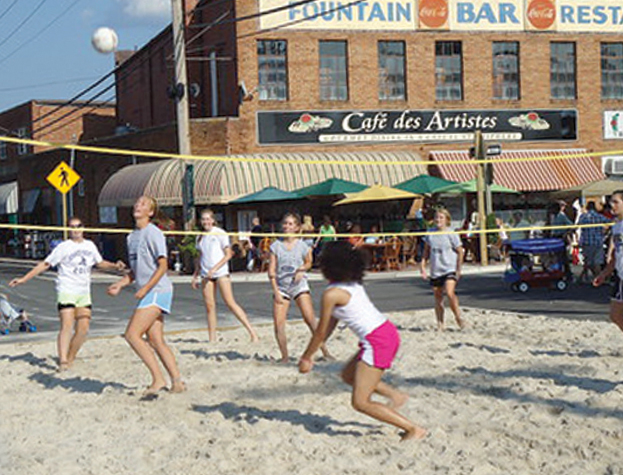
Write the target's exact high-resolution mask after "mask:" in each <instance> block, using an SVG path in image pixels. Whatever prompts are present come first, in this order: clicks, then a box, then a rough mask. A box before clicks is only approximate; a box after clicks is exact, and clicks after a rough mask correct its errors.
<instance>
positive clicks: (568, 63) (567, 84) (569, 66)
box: [550, 43, 576, 99]
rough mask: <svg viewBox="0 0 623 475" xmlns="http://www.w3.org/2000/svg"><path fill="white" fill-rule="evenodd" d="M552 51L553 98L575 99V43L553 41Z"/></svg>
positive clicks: (551, 76) (551, 82)
mask: <svg viewBox="0 0 623 475" xmlns="http://www.w3.org/2000/svg"><path fill="white" fill-rule="evenodd" d="M550 51H551V57H550V89H551V96H552V99H575V98H576V92H575V82H576V80H575V43H551V45H550Z"/></svg>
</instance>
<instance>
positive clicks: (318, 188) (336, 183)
mask: <svg viewBox="0 0 623 475" xmlns="http://www.w3.org/2000/svg"><path fill="white" fill-rule="evenodd" d="M366 188H368V187H367V186H366V185H362V184H361V183H356V182H354V181H349V180H342V179H341V178H329V179H328V180H325V181H322V182H320V183H316V184H314V185H311V186H306V187H304V188H299V189H298V190H294V193H296V194H297V195H299V196H331V195H343V194H345V193H357V192H359V191H362V190H365V189H366Z"/></svg>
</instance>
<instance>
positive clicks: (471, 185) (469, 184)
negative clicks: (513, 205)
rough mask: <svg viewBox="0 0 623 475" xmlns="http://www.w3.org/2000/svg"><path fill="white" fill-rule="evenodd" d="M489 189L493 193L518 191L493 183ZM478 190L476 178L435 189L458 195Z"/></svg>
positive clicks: (439, 191)
mask: <svg viewBox="0 0 623 475" xmlns="http://www.w3.org/2000/svg"><path fill="white" fill-rule="evenodd" d="M490 188H491V191H492V192H493V193H519V192H518V191H515V190H511V189H510V188H506V187H505V186H502V185H496V184H495V183H494V184H492V185H491V187H490ZM477 191H478V186H477V184H476V180H469V181H464V182H463V183H457V184H455V185H450V186H446V187H445V188H441V189H439V190H437V193H448V194H455V195H460V194H463V193H476V192H477Z"/></svg>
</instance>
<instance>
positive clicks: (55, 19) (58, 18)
mask: <svg viewBox="0 0 623 475" xmlns="http://www.w3.org/2000/svg"><path fill="white" fill-rule="evenodd" d="M81 1H82V0H74V2H73V3H72V4H70V5H69V6H68V7H67V8H65V10H63V11H62V12H61V13H59V14H58V15H57V16H56V17H55V18H54V19H53V20H52V21H50V22H49V23H48V24H47V25H46V26H44V27H43V28H42V29H40V30H39V31H38V32H37V33H36V34H35V35H34V36H32V37H31V38H30V39H28V40H26V41H24V42H23V43H22V44H21V45H20V46H18V47H17V48H15V49H14V50H13V51H11V52H10V53H9V54H8V55H6V56H5V57H4V58H2V59H0V64H2V63H4V62H5V61H6V60H7V59H9V58H10V57H11V56H13V55H14V54H15V53H17V52H18V51H20V50H21V49H22V48H24V47H26V46H28V45H29V44H30V43H32V42H33V41H34V40H36V39H37V38H39V36H41V35H42V34H43V33H45V31H47V30H48V29H49V28H50V27H52V25H54V23H56V22H57V21H58V20H60V19H61V18H62V17H63V16H65V15H66V14H67V13H68V12H69V10H71V9H72V8H73V7H74V6H76V5H77V4H78V3H79V2H81Z"/></svg>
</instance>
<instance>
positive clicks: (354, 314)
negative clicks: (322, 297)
mask: <svg viewBox="0 0 623 475" xmlns="http://www.w3.org/2000/svg"><path fill="white" fill-rule="evenodd" d="M329 288H330V289H331V288H337V289H342V290H344V291H346V292H348V293H349V294H350V300H349V301H348V303H347V304H346V305H342V306H336V307H335V308H334V309H333V317H335V318H337V319H338V320H340V321H342V322H344V323H345V324H346V326H347V327H348V328H350V329H351V330H352V331H353V333H354V334H355V335H357V336H358V337H359V339H360V340H364V339H365V338H366V336H367V335H369V334H370V333H372V332H373V331H374V330H376V329H377V328H378V327H380V326H381V325H383V324H384V323H385V322H386V321H387V318H385V316H384V315H383V314H382V313H381V312H380V311H379V310H378V309H377V308H376V307H375V306H374V304H373V303H372V301H371V300H370V298H369V297H368V294H367V293H366V290H365V289H364V288H363V285H361V284H358V283H356V282H352V283H345V284H331V285H329Z"/></svg>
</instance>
